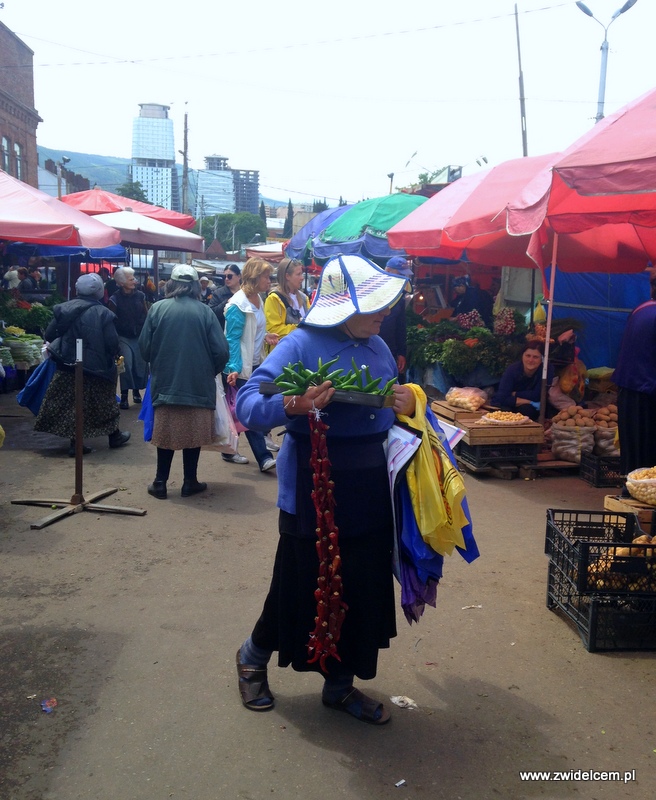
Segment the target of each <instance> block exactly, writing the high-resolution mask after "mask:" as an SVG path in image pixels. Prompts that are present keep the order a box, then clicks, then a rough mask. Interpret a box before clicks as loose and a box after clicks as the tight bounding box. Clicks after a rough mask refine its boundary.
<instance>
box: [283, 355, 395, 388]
mask: <svg viewBox="0 0 656 800" xmlns="http://www.w3.org/2000/svg"><path fill="white" fill-rule="evenodd" d="M338 360H339V359H337V358H334V359H333V360H332V361H327V362H326V363H325V364H324V363H323V362H322V360H321V358H319V362H318V365H317V369H316V370H314V371H313V370H311V369H307V368H306V367H305V366H304V365H303V364H302V362H300V361H297V362H296V364H288V365H287V366H286V367H283V370H282V374H280V375H278V377H277V378H275V380H274V383H275V384H276V386H278V387H279V388H280V389H282V394H284V395H294V394H304V393H305V392H307V390H308V389H309V388H310V386H319V385H320V384H321V383H323V382H324V381H330V382H331V383H332V385H333V386H334V387H335V389H338V390H340V391H346V392H363V393H365V394H373V395H383V396H388V395H391V394H393V388H392V387H393V386H394V384H395V383H396V382H397V379H396V378H391V379H390V380H389V381H388V382H387V383H386V384H385V385H384V386H381V385H380V384H381V381H382V378H373V377H372V376H371V373H370V372H369V367H368V366H365V365H363V366H362V368H360V367H358V365H357V364H356V363H355V360H352V361H351V365H352V369H350V370H349V371H348V372H347V373H344V370H343V369H335V370H332V371H331V367H332V366H334V365H335V364H336V363H337V361H338Z"/></svg>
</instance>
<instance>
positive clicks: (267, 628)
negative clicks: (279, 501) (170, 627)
mask: <svg viewBox="0 0 656 800" xmlns="http://www.w3.org/2000/svg"><path fill="white" fill-rule="evenodd" d="M291 516H292V515H290V514H285V512H281V529H282V530H281V533H280V540H279V542H278V551H277V553H276V560H275V564H274V568H273V577H272V580H271V588H270V589H269V594H268V596H267V599H266V601H265V603H264V609H263V611H262V615H261V616H260V619H259V620H258V621H257V623H256V625H255V628H254V629H253V633H252V638H253V642H254V644H255V645H257V646H258V647H261V648H263V649H265V650H272V651H273V650H277V651H278V665H279V666H281V667H287V666H289V665H290V664H291V665H292V668H293V669H295V670H297V671H298V672H308V671H317V672H321V668H320V667H319V665H318V664H317V663H315V664H308V658H309V655H308V649H307V645H308V641H309V638H310V633H311V631H312V630H314V618H315V616H316V613H317V604H316V600H315V598H314V590H315V589H316V588H317V576H318V571H319V559H318V556H317V551H316V547H315V540H313V539H309V538H300V537H298V536H293V535H290V534H288V533H285V532H284V528H288V527H289V523H290V519H289V518H290V517H291ZM392 537H393V528H392V523H391V519H390V524H389V526H387V527H385V528H380V529H378V530H377V531H376V532H374V533H369V534H366V535H364V536H355V537H352V538H344V539H342V540H340V551H341V556H342V579H343V585H344V595H343V599H344V601H345V602H346V603H347V605H348V610H347V612H346V616H345V618H344V623H343V625H342V629H341V635H340V639H339V642H338V644H337V652H338V653H339V655H340V658H341V662H338V661H337V660H336V659H334V658H332V657H331V658H329V659H328V661H327V668H328V673H329V674H330V675H332V676H335V675H339V674H344V673H349V674H353V675H357V676H358V678H361V679H363V680H368V679H370V678H373V677H375V675H376V666H377V663H378V650H379V649H380V648H386V647H389V644H390V639H392V638H393V637H394V636H396V614H395V610H394V583H393V576H392ZM324 674H325V673H324Z"/></svg>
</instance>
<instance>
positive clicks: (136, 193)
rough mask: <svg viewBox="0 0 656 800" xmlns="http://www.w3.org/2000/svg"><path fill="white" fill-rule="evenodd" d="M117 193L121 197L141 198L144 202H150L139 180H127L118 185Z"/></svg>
mask: <svg viewBox="0 0 656 800" xmlns="http://www.w3.org/2000/svg"><path fill="white" fill-rule="evenodd" d="M116 194H120V195H121V197H129V198H130V199H131V200H139V201H140V202H142V203H150V200H149V199H148V198H147V197H146V193H145V192H144V190H143V187H142V186H141V184H140V183H139V181H126V182H125V183H124V184H122V185H121V186H119V187H118V189H117V190H116ZM151 205H152V204H151Z"/></svg>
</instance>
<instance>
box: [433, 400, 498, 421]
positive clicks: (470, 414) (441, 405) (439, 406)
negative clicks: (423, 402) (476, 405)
mask: <svg viewBox="0 0 656 800" xmlns="http://www.w3.org/2000/svg"><path fill="white" fill-rule="evenodd" d="M431 411H432V412H433V414H435V416H436V417H438V419H443V420H444V421H445V422H450V423H451V424H452V425H456V426H457V427H458V428H462V424H461V423H464V422H475V421H476V420H477V419H480V418H481V417H482V416H483V414H485V413H486V412H487V409H486V407H485V406H483V408H481V409H480V410H479V411H468V410H467V409H466V408H459V407H458V406H452V405H451V404H450V403H447V402H445V401H444V400H433V402H432V403H431Z"/></svg>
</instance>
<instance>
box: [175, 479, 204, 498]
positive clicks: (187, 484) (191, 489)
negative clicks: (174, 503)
mask: <svg viewBox="0 0 656 800" xmlns="http://www.w3.org/2000/svg"><path fill="white" fill-rule="evenodd" d="M205 489H207V484H206V483H202V482H201V481H184V482H183V484H182V489H181V490H180V497H191V495H192V494H198V493H199V492H204V491H205Z"/></svg>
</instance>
